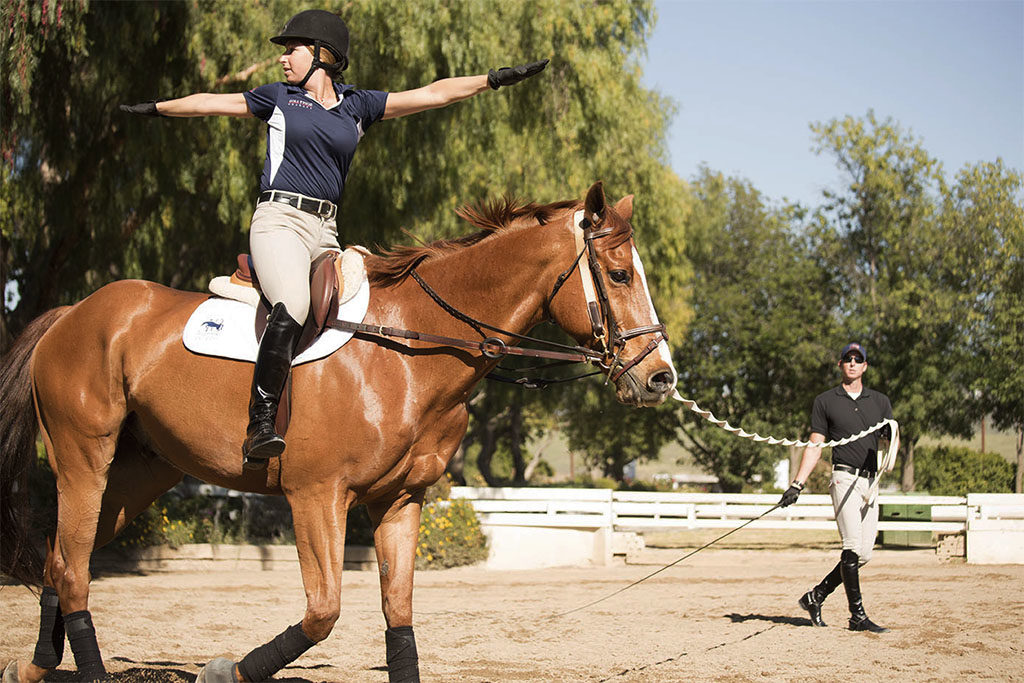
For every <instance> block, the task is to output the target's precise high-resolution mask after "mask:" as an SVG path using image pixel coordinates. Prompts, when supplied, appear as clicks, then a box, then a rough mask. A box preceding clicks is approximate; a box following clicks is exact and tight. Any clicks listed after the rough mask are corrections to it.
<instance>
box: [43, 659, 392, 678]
mask: <svg viewBox="0 0 1024 683" xmlns="http://www.w3.org/2000/svg"><path fill="white" fill-rule="evenodd" d="M110 661H116V662H123V663H125V664H133V665H135V666H132V667H131V668H129V669H125V670H124V671H114V672H110V673H108V674H107V676H106V677H105V678H104V679H103V680H104V681H105V682H106V683H193V681H195V680H196V675H197V672H198V670H199V669H201V668H203V666H204V665H205V662H196V663H193V664H192V665H191V666H192V667H193V669H192V670H191V671H189V670H186V669H182V668H177V667H184V666H189V664H187V663H186V662H161V661H151V662H139V661H135V660H134V659H128V658H127V657H111V658H110ZM288 668H290V669H305V670H308V671H310V672H313V671H315V670H316V669H329V668H331V667H330V666H329V665H327V664H312V665H309V666H296V665H294V664H293V665H291V666H289V667H288ZM372 670H373V671H383V672H385V673H386V672H387V670H388V668H387V667H386V666H375V667H373V668H372ZM46 680H47V681H54V682H55V683H70V682H71V681H75V682H76V683H82V682H84V681H92V680H94V679H92V678H86V677H83V676H81V675H79V673H78V672H77V671H73V670H72V671H67V670H62V669H55V670H54V671H51V672H50V673H49V674H47V675H46ZM325 680H328V679H325V678H320V677H317V676H315V675H314V676H313V677H311V678H306V677H300V676H282V675H280V674H278V676H277V677H275V678H274V682H275V683H322V681H325Z"/></svg>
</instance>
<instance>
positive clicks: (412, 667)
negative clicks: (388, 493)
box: [367, 491, 424, 683]
mask: <svg viewBox="0 0 1024 683" xmlns="http://www.w3.org/2000/svg"><path fill="white" fill-rule="evenodd" d="M423 493H424V492H423V491H419V492H417V493H413V494H408V493H407V494H404V495H403V496H402V497H401V498H399V499H398V500H396V501H395V502H393V503H391V504H390V505H387V504H370V505H368V506H367V509H368V511H369V513H370V519H371V520H372V521H373V523H374V526H375V528H374V532H373V543H374V545H375V546H376V549H377V567H378V571H379V572H380V594H381V607H382V609H383V611H384V621H385V622H386V623H387V630H386V631H385V632H384V641H385V645H386V647H387V663H388V681H389V682H390V683H417V682H418V681H419V680H420V670H419V666H420V665H419V657H418V655H417V654H416V637H415V635H413V630H412V582H413V578H412V577H413V570H414V569H415V568H416V542H417V539H418V538H419V531H420V509H421V508H422V507H423Z"/></svg>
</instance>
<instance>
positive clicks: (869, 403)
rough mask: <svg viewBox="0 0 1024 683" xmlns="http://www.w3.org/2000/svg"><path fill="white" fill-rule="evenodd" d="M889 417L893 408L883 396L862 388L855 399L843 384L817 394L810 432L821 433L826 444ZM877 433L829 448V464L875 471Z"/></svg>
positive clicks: (861, 430) (876, 465) (858, 431)
mask: <svg viewBox="0 0 1024 683" xmlns="http://www.w3.org/2000/svg"><path fill="white" fill-rule="evenodd" d="M886 418H889V419H891V418H892V405H891V404H890V403H889V397H888V396H886V395H885V394H883V393H881V392H879V391H874V390H873V389H869V388H867V387H864V388H863V389H862V390H861V392H860V396H858V397H857V399H856V400H854V399H853V398H851V397H850V395H849V394H848V393H846V390H845V389H843V387H842V385H840V386H838V387H836V388H834V389H829V390H828V391H826V392H824V393H822V394H819V395H818V396H817V398H815V399H814V407H813V408H812V409H811V431H812V432H815V433H817V434H824V435H825V440H826V441H838V440H840V439H845V438H846V437H848V436H852V435H854V434H859V433H860V432H863V431H864V430H865V429H867V428H868V427H874V426H875V425H876V424H878V423H879V422H881V421H882V420H883V419H886ZM878 436H879V433H878V432H873V433H871V434H869V435H867V436H865V437H863V438H861V439H857V440H856V441H854V442H853V443H848V444H846V445H845V446H836V447H834V448H833V449H832V464H833V465H835V464H843V465H849V466H850V467H856V468H864V469H866V470H869V471H871V472H875V471H877V470H878Z"/></svg>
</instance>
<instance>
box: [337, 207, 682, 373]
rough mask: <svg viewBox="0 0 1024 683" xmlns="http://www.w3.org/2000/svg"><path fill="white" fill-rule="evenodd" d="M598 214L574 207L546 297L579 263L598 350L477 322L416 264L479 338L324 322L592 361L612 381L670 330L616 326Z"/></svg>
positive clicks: (488, 352)
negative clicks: (636, 345) (642, 341)
mask: <svg viewBox="0 0 1024 683" xmlns="http://www.w3.org/2000/svg"><path fill="white" fill-rule="evenodd" d="M602 220H603V219H602V218H601V217H599V216H597V215H596V214H595V215H594V220H593V221H591V220H590V219H587V218H586V217H585V216H584V212H583V211H577V212H576V213H575V214H574V216H573V231H574V234H575V238H576V247H577V249H578V250H579V252H578V253H577V255H576V258H575V259H574V260H573V263H572V265H571V266H569V269H568V270H566V271H565V272H563V273H562V274H561V275H559V276H558V279H557V280H556V281H555V285H554V287H553V288H552V290H551V295H550V296H549V297H548V304H549V306H550V303H551V301H552V300H553V299H554V297H555V295H556V294H557V293H558V291H559V290H560V289H561V288H562V285H563V284H565V282H566V280H568V279H569V277H570V276H571V275H572V273H573V271H575V270H576V269H577V268H579V271H580V278H581V279H582V281H583V290H584V296H585V298H586V300H587V315H588V317H589V319H590V325H591V331H592V334H593V337H594V340H595V341H597V342H598V343H600V345H601V351H594V350H592V349H589V348H587V347H585V346H570V345H567V344H559V343H557V342H551V341H548V340H546V339H538V338H536V337H529V336H527V335H522V334H517V333H515V332H509V331H508V330H503V329H501V328H499V327H495V326H493V325H489V324H487V323H484V322H481V321H479V320H477V319H475V318H473V317H471V316H468V315H466V314H465V313H463V312H462V311H460V310H458V309H457V308H455V307H454V306H452V305H451V304H449V303H448V302H447V301H445V300H444V298H442V297H441V295H440V294H438V293H437V292H436V291H434V289H433V288H432V287H431V286H430V285H428V284H427V282H426V281H425V280H424V279H423V278H422V276H420V274H419V273H417V272H416V267H415V266H413V268H412V269H411V270H410V275H411V276H412V278H413V279H414V280H415V281H416V282H417V284H419V286H420V288H421V289H423V291H424V292H426V293H427V295H428V296H430V298H431V299H433V300H434V302H435V303H437V305H438V306H440V307H441V308H442V309H444V310H445V311H447V312H448V314H449V315H451V316H452V317H454V318H456V319H458V320H461V321H462V322H464V323H466V324H467V325H469V326H470V327H472V328H473V329H475V330H476V331H477V332H478V333H480V335H481V336H483V337H485V338H484V339H483V340H482V341H474V340H469V339H459V338H455V337H446V336H441V335H435V334H428V333H425V332H416V331H414V330H405V329H401V328H397V327H386V326H383V325H370V324H366V323H356V322H350V321H347V320H334V321H331V322H330V323H328V326H329V327H332V328H335V329H338V330H342V331H344V332H358V333H361V334H368V335H372V336H376V337H385V338H386V337H396V338H401V339H416V340H419V341H424V342H428V343H433V344H441V345H443V346H452V347H456V348H463V349H471V350H476V351H480V352H481V353H482V354H483V355H485V356H487V357H488V358H501V357H503V356H506V355H515V356H527V357H533V358H544V359H549V360H557V361H568V362H577V363H594V364H596V365H599V366H600V367H601V368H603V369H604V370H606V371H607V372H608V381H612V382H614V381H616V380H618V379H619V377H621V376H622V375H623V374H624V373H626V372H627V371H629V370H630V369H631V368H633V367H634V366H636V365H637V364H638V363H640V362H641V361H642V360H643V359H644V358H646V357H647V356H648V355H649V354H650V353H651V352H653V351H654V350H655V349H656V348H658V344H660V343H661V342H662V341H663V340H668V335H667V334H666V332H665V326H664V325H663V324H660V323H659V324H656V325H643V326H640V327H634V328H632V329H628V330H621V331H620V330H619V326H618V324H617V323H616V320H615V315H614V313H613V312H612V308H611V303H610V301H609V300H608V292H607V288H606V285H605V281H604V272H603V270H602V269H601V264H600V263H599V261H598V259H597V248H596V247H595V245H594V242H595V240H598V239H600V238H602V237H605V236H607V235H610V234H611V233H612V232H613V228H610V227H603V228H602V227H599V222H600V221H602ZM629 239H632V230H631V231H630V237H629ZM581 260H584V261H586V263H587V268H586V269H584V268H582V267H580V265H579V264H580V261H581ZM483 330H490V331H492V332H497V333H499V334H503V335H506V336H509V337H511V338H513V339H517V340H520V341H525V342H530V343H534V344H541V345H544V346H548V347H550V348H548V349H532V348H523V347H518V346H509V345H508V344H506V343H505V342H504V341H502V340H501V339H499V338H498V337H494V336H490V337H488V336H486V335H485V334H484V332H483ZM645 334H654V335H655V337H654V339H653V340H652V341H651V342H650V343H649V344H648V345H647V346H646V347H645V348H644V349H643V350H641V351H640V353H639V354H637V355H636V356H634V357H633V358H632V359H631V360H630V361H628V362H626V363H622V362H621V360H620V358H619V357H620V356H621V354H622V351H623V350H624V349H625V347H626V342H627V341H629V340H630V339H633V338H635V337H640V336H642V335H645ZM518 383H520V384H522V383H524V382H523V381H519V382H518Z"/></svg>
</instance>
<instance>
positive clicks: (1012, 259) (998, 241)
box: [943, 160, 1024, 493]
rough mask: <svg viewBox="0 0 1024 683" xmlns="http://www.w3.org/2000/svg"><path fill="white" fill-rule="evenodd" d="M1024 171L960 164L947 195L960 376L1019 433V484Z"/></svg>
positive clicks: (1023, 428) (980, 402) (1022, 462)
mask: <svg viewBox="0 0 1024 683" xmlns="http://www.w3.org/2000/svg"><path fill="white" fill-rule="evenodd" d="M1022 188H1024V176H1022V175H1021V173H1020V172H1019V171H1013V170H1010V169H1007V168H1006V167H1005V166H1003V164H1002V161H1001V160H996V161H995V162H983V163H978V164H974V165H969V166H966V167H964V168H963V169H961V170H960V172H959V173H958V174H957V177H956V183H955V185H954V186H953V187H952V188H951V190H950V192H949V193H948V194H947V195H946V197H945V204H944V209H943V218H944V220H943V227H944V230H945V232H946V233H947V234H948V235H949V236H950V239H949V242H950V244H949V246H950V258H951V259H952V260H953V262H954V268H953V271H954V272H955V273H956V280H957V284H958V285H959V286H960V287H961V288H962V291H963V292H964V297H965V306H964V309H965V312H964V314H963V316H962V317H961V326H962V329H963V332H962V334H963V340H964V343H965V345H966V347H967V351H968V354H967V359H966V362H964V363H963V364H962V365H960V366H959V367H958V368H957V376H958V380H959V381H960V383H961V384H962V385H963V386H964V387H965V388H967V389H969V390H970V391H971V394H972V396H973V397H974V398H975V399H976V403H977V407H978V412H979V413H981V414H985V415H991V416H992V422H993V424H994V425H995V426H996V427H997V428H999V429H1012V430H1014V431H1015V432H1016V434H1017V481H1016V487H1015V488H1016V491H1017V492H1018V493H1019V492H1021V490H1022V489H1021V470H1022V469H1024V452H1022V450H1024V443H1022V435H1024V372H1022V371H1021V363H1020V351H1021V349H1024V296H1022V294H1021V293H1022V292H1024V207H1022V206H1021V202H1020V200H1019V198H1020V196H1021V190H1022Z"/></svg>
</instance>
